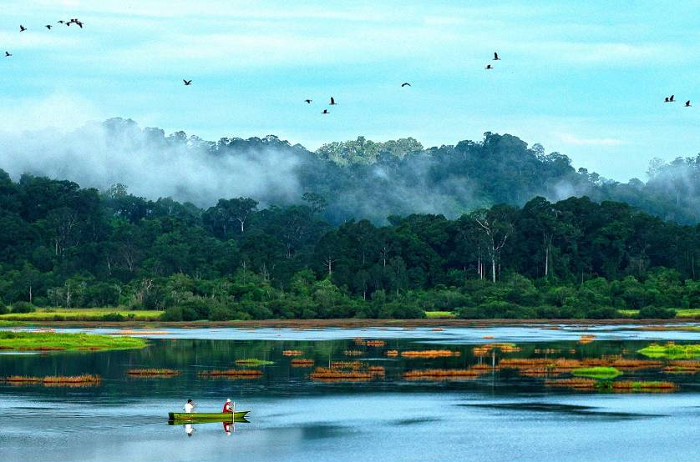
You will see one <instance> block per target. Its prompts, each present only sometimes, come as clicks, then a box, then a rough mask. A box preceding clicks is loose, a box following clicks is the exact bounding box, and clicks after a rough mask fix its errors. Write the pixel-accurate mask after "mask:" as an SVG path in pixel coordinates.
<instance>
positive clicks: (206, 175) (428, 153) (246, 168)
mask: <svg viewBox="0 0 700 462" xmlns="http://www.w3.org/2000/svg"><path fill="white" fill-rule="evenodd" d="M679 154H688V153H679ZM640 155H643V154H640ZM0 169H4V170H6V171H7V172H8V173H9V174H10V175H11V176H12V177H14V178H15V179H18V178H19V177H20V176H21V175H22V174H25V173H28V174H32V175H37V176H48V177H51V178H55V179H68V180H71V181H75V182H77V183H79V184H80V185H81V186H83V187H96V188H98V189H101V190H107V189H108V188H110V187H111V186H113V185H115V184H123V185H126V186H127V187H128V189H129V191H130V192H131V193H133V194H135V195H138V196H145V197H147V198H150V199H156V198H158V197H172V198H174V199H176V200H178V201H188V202H192V203H194V204H196V205H198V206H200V207H209V206H211V205H214V204H215V203H216V201H217V200H218V199H220V198H230V197H240V196H242V197H251V198H253V199H255V200H256V201H259V202H260V203H261V204H262V205H287V204H294V203H301V202H303V201H304V199H303V198H302V196H304V194H306V193H313V194H311V195H309V194H307V195H306V200H307V201H309V200H311V201H315V202H317V203H320V202H326V204H327V208H326V209H325V214H326V217H327V218H328V219H329V220H330V221H331V222H335V223H340V222H343V221H346V220H349V219H353V218H356V219H360V218H369V219H371V220H373V221H375V222H378V223H383V222H385V220H386V218H387V217H388V216H390V215H408V214H410V213H437V214H444V215H446V216H447V217H452V218H453V217H457V216H460V215H461V214H463V213H465V212H469V211H471V210H474V209H477V208H481V207H488V206H491V205H493V204H498V203H507V204H512V205H519V206H521V205H523V204H525V203H526V202H527V201H528V200H530V199H532V198H533V197H535V196H542V197H545V198H547V199H548V200H550V201H557V200H562V199H566V198H568V197H571V196H584V195H585V196H589V197H590V198H591V199H593V200H595V201H603V200H616V201H623V202H627V203H629V204H631V205H633V206H636V207H639V208H640V209H643V210H645V211H648V212H650V213H652V214H654V215H656V216H659V217H662V218H664V219H666V220H673V221H677V222H680V223H696V222H698V221H700V155H697V156H696V157H694V158H693V157H687V158H681V157H679V158H678V159H676V160H675V161H673V162H671V163H664V162H662V161H659V160H651V161H650V169H649V178H648V179H647V181H646V182H645V181H642V180H640V179H636V178H634V179H631V180H629V181H628V182H627V183H620V182H616V181H612V180H606V179H604V178H602V177H600V176H599V175H597V174H596V173H591V172H588V171H587V170H586V169H583V168H580V169H578V170H576V169H574V168H573V167H572V166H571V160H570V159H569V158H568V157H567V156H566V155H564V154H561V153H557V152H552V153H546V152H545V149H544V147H542V146H541V145H539V144H535V145H532V146H528V144H527V143H526V142H525V141H523V140H521V139H520V138H518V137H516V136H513V135H509V134H503V135H499V134H495V133H489V132H487V133H485V134H484V139H483V140H481V141H460V142H458V143H457V144H455V145H443V146H440V147H431V148H425V147H423V146H422V145H421V143H420V142H419V141H417V140H415V139H413V138H405V139H399V140H395V141H387V142H374V141H370V140H367V139H365V138H363V137H358V138H357V139H356V140H352V141H346V142H333V143H328V144H325V145H323V146H322V147H321V148H319V149H318V150H317V151H315V152H311V151H309V150H307V149H306V148H304V147H303V146H301V145H298V144H297V145H292V144H290V143H289V142H287V141H284V140H281V139H279V138H277V137H276V136H272V135H270V136H266V137H264V138H248V139H241V138H222V139H220V140H219V141H216V142H213V141H206V140H203V139H200V138H198V137H196V136H188V135H187V134H186V133H184V132H175V133H173V134H171V135H167V136H166V134H165V132H164V131H163V130H161V129H157V128H140V127H139V126H138V124H137V123H136V122H134V121H132V120H129V119H121V118H114V119H109V120H107V121H105V122H104V123H94V124H89V125H85V126H83V127H81V128H79V129H77V130H75V131H72V132H68V133H61V132H53V131H43V132H36V133H30V134H22V135H17V134H4V135H3V136H2V137H1V138H0Z"/></svg>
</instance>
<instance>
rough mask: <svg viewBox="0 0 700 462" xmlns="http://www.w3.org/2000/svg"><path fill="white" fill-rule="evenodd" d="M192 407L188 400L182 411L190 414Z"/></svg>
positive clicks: (191, 402)
mask: <svg viewBox="0 0 700 462" xmlns="http://www.w3.org/2000/svg"><path fill="white" fill-rule="evenodd" d="M194 406H195V404H194V402H193V401H192V400H191V399H188V400H187V402H186V403H185V406H184V407H183V409H184V410H185V412H186V413H187V414H191V413H192V411H194Z"/></svg>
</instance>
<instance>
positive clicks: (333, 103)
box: [330, 96, 336, 106]
mask: <svg viewBox="0 0 700 462" xmlns="http://www.w3.org/2000/svg"><path fill="white" fill-rule="evenodd" d="M335 104H336V102H335V99H333V97H332V96H331V102H330V105H331V106H335Z"/></svg>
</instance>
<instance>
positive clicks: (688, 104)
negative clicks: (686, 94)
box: [685, 100, 693, 107]
mask: <svg viewBox="0 0 700 462" xmlns="http://www.w3.org/2000/svg"><path fill="white" fill-rule="evenodd" d="M685 107H693V106H691V105H690V100H688V101H686V102H685Z"/></svg>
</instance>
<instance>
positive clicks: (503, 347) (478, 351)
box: [472, 343, 521, 356]
mask: <svg viewBox="0 0 700 462" xmlns="http://www.w3.org/2000/svg"><path fill="white" fill-rule="evenodd" d="M492 350H500V352H501V353H516V352H518V351H520V350H521V348H520V347H519V346H517V345H516V344H515V343H487V344H486V345H480V346H477V347H474V348H473V349H472V353H473V354H474V356H487V355H488V354H489V353H490V352H491V351H492Z"/></svg>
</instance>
